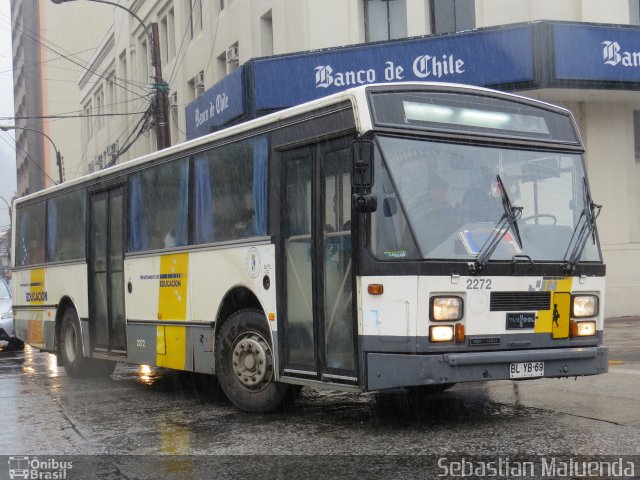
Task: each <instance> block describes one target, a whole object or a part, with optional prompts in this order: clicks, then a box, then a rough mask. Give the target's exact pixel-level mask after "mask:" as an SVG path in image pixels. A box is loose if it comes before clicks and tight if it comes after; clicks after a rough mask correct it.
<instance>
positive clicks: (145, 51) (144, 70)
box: [140, 38, 151, 83]
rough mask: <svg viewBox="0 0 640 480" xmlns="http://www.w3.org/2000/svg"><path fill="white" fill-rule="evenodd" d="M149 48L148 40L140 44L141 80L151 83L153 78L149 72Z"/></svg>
mask: <svg viewBox="0 0 640 480" xmlns="http://www.w3.org/2000/svg"><path fill="white" fill-rule="evenodd" d="M150 63H151V62H150V60H149V48H148V46H147V40H146V38H145V39H144V40H141V42H140V75H141V76H142V78H141V79H140V80H141V81H142V82H144V83H146V82H149V80H150V78H151V73H150V72H149V64H150Z"/></svg>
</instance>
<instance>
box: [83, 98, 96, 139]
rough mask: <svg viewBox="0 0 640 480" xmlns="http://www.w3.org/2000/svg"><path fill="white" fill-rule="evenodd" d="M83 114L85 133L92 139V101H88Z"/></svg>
mask: <svg viewBox="0 0 640 480" xmlns="http://www.w3.org/2000/svg"><path fill="white" fill-rule="evenodd" d="M82 114H83V115H84V133H85V138H86V139H87V140H91V138H92V137H93V121H92V118H93V117H91V102H89V103H87V104H86V105H85V106H84V107H83V108H82Z"/></svg>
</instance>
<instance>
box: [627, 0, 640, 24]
mask: <svg viewBox="0 0 640 480" xmlns="http://www.w3.org/2000/svg"><path fill="white" fill-rule="evenodd" d="M629 23H630V24H631V25H640V0H629Z"/></svg>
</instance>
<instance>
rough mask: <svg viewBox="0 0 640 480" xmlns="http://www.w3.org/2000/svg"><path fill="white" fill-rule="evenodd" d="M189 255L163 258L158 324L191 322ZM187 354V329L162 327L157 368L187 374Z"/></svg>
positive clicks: (157, 344)
mask: <svg viewBox="0 0 640 480" xmlns="http://www.w3.org/2000/svg"><path fill="white" fill-rule="evenodd" d="M188 277H189V254H187V253H179V254H175V255H163V256H162V257H161V258H160V283H159V287H158V288H159V295H158V320H165V321H184V320H187V293H188V288H187V286H188V285H187V279H188ZM186 352H187V329H186V327H181V326H169V325H164V326H158V327H157V331H156V365H157V366H158V367H166V368H175V369H178V370H184V367H185V363H186V359H185V357H186Z"/></svg>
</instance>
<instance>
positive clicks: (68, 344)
mask: <svg viewBox="0 0 640 480" xmlns="http://www.w3.org/2000/svg"><path fill="white" fill-rule="evenodd" d="M60 356H61V357H62V363H63V365H64V369H65V371H66V372H67V375H69V376H70V377H72V378H80V377H108V376H109V375H111V374H112V373H113V370H114V369H115V368H116V362H112V361H109V360H98V359H95V358H86V357H85V356H84V355H83V353H82V334H81V330H80V321H79V320H78V315H77V314H76V311H75V309H73V308H71V307H69V308H67V309H66V310H65V311H64V313H63V314H62V324H61V328H60Z"/></svg>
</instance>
